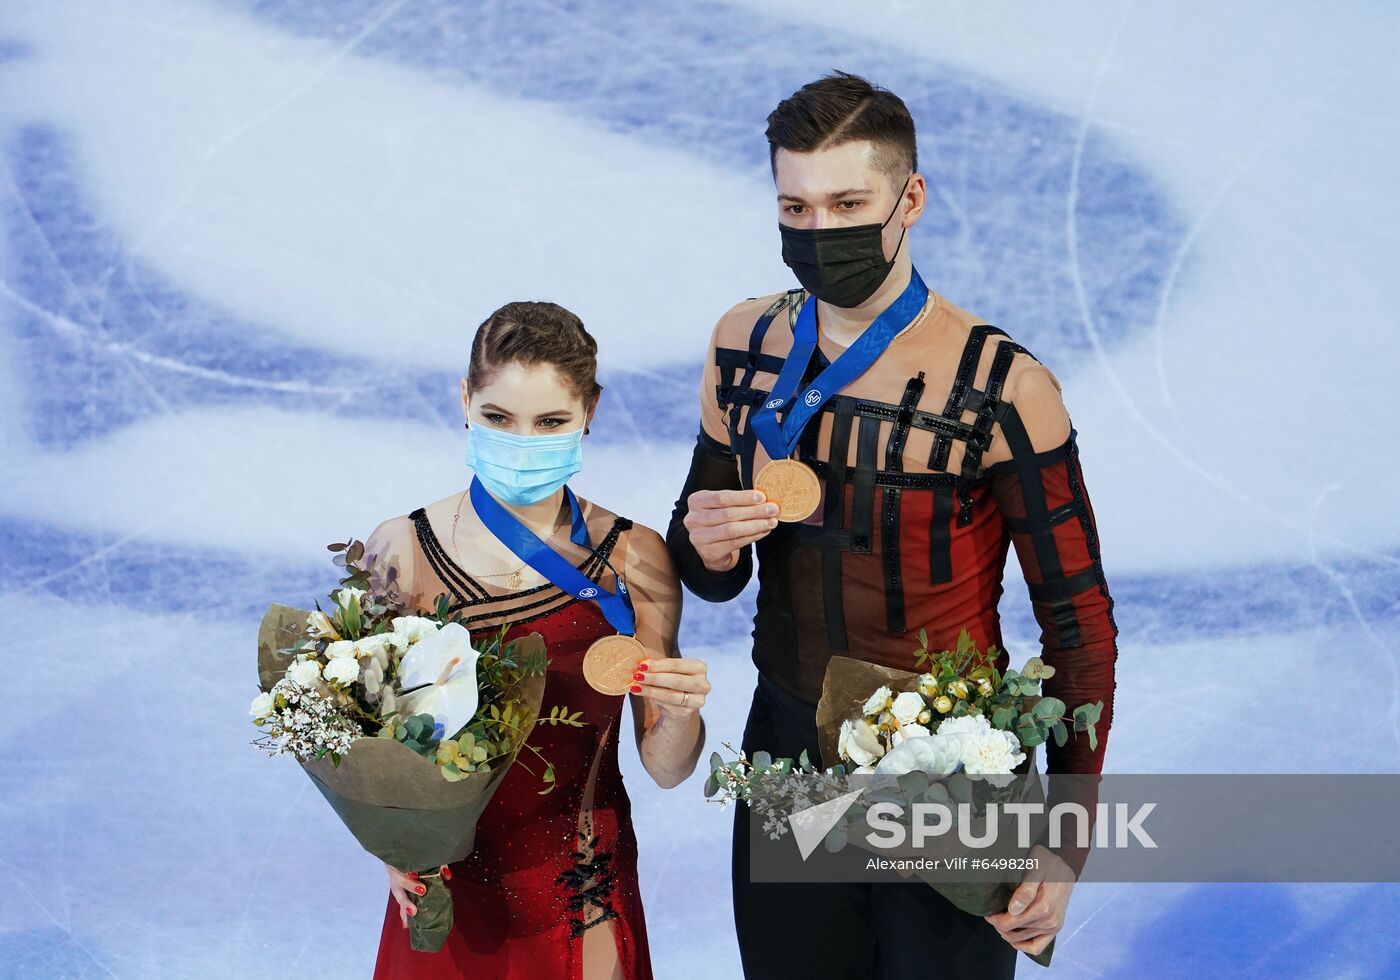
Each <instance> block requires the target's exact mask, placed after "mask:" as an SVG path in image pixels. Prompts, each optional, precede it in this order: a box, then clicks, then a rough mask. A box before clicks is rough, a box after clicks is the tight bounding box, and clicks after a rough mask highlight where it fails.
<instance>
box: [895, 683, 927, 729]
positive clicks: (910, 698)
mask: <svg viewBox="0 0 1400 980" xmlns="http://www.w3.org/2000/svg"><path fill="white" fill-rule="evenodd" d="M923 710H924V699H923V698H921V697H919V695H918V694H916V693H914V692H913V691H905V692H904V693H903V694H901V695H900V696H899V697H897V698H895V699H894V704H893V705H891V706H890V711H891V712H892V713H893V714H894V716H895V718H897V719H899V723H900V724H901V725H909V724H913V723H914V722H916V721H918V720H919V712H921V711H923Z"/></svg>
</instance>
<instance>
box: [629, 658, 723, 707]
mask: <svg viewBox="0 0 1400 980" xmlns="http://www.w3.org/2000/svg"><path fill="white" fill-rule="evenodd" d="M632 682H633V683H632V693H633V694H638V695H641V696H642V697H644V698H649V699H651V700H652V701H654V702H656V704H657V705H658V706H659V707H660V708H661V711H662V714H664V715H669V716H671V717H673V718H679V719H686V718H689V717H690V716H692V715H694V714H695V713H696V712H698V711H699V710H700V709H701V708H702V707H703V706H704V704H705V697H706V695H708V694H709V693H710V680H709V675H708V671H707V669H706V667H705V661H703V660H700V659H697V658H696V657H649V658H647V659H646V660H643V661H642V662H641V663H640V664H638V665H637V672H636V673H635V674H633V675H632Z"/></svg>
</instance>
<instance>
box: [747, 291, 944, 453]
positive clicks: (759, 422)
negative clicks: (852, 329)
mask: <svg viewBox="0 0 1400 980" xmlns="http://www.w3.org/2000/svg"><path fill="white" fill-rule="evenodd" d="M927 302H928V286H926V285H924V280H923V278H922V277H920V275H919V271H918V270H917V269H910V275H909V285H908V286H905V287H904V292H902V293H900V294H899V298H898V299H896V300H895V301H894V302H893V303H891V304H890V305H889V306H887V307H885V309H884V311H883V312H882V313H881V314H880V315H879V316H878V317H876V318H875V322H874V323H872V324H871V325H870V326H868V327H866V328H865V330H864V332H862V333H861V335H860V336H859V337H857V338H856V340H855V343H853V344H851V346H850V347H848V348H846V350H845V352H844V353H843V354H842V355H841V356H840V357H838V358H837V359H836V360H835V361H834V362H832V363H831V364H830V365H829V366H828V367H827V369H826V370H825V371H823V372H822V373H821V374H819V375H818V376H817V377H816V380H814V381H813V382H812V383H811V384H810V385H808V386H807V390H806V391H805V392H803V393H802V395H801V397H797V396H796V391H797V386H798V385H799V384H800V383H801V381H802V375H803V374H804V373H805V372H806V370H807V365H808V364H809V363H810V362H811V360H812V352H813V351H814V350H816V349H817V301H816V298H815V297H808V299H807V302H806V303H804V304H802V311H801V313H799V314H798V316H797V323H796V324H795V325H794V326H793V329H792V350H790V351H789V352H788V356H787V359H786V360H785V361H783V368H782V370H781V371H780V372H779V373H778V379H777V380H776V381H774V382H773V390H772V392H770V397H769V399H768V400H767V401H766V402H764V403H763V406H762V407H761V408H759V410H758V411H756V412H755V413H754V414H753V417H752V419H751V420H750V424H751V425H752V427H753V431H754V432H755V434H757V436H758V441H759V442H761V443H763V449H764V451H765V452H766V453H768V457H769V458H770V459H786V458H787V457H789V456H791V455H792V450H793V448H794V447H795V446H796V445H797V441H798V440H799V439H801V438H802V430H803V429H804V428H805V427H806V425H807V423H808V422H809V421H811V419H812V416H814V415H816V414H817V412H818V411H819V410H820V409H821V407H822V405H824V404H825V403H826V401H827V399H828V398H830V397H831V396H832V395H835V394H837V393H838V392H840V391H841V389H842V388H845V387H846V385H848V384H850V383H851V382H852V381H854V380H855V379H856V378H859V377H860V376H861V375H862V374H864V373H865V372H866V371H867V370H869V369H870V366H871V365H872V364H874V363H875V362H876V361H877V360H879V358H880V355H881V354H883V353H884V352H885V349H886V348H887V347H889V345H890V341H891V340H893V339H894V338H895V335H896V334H898V333H899V332H900V331H901V330H903V329H904V328H905V327H907V326H909V324H911V323H913V322H914V317H916V316H918V315H919V311H920V310H922V309H923V308H924V304H925V303H927ZM784 406H787V414H786V415H784V416H783V418H782V420H781V421H779V419H778V411H779V409H782V408H783V407H784Z"/></svg>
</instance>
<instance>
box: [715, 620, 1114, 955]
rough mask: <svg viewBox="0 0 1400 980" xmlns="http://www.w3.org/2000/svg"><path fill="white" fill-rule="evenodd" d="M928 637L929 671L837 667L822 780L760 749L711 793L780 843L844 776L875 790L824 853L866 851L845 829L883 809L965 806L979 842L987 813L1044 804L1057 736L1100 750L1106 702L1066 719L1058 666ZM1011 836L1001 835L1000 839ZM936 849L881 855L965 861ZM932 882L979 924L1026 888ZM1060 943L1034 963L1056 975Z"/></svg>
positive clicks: (830, 679)
mask: <svg viewBox="0 0 1400 980" xmlns="http://www.w3.org/2000/svg"><path fill="white" fill-rule="evenodd" d="M919 640H920V647H919V649H918V650H916V651H915V652H914V658H915V659H914V664H915V666H916V667H922V668H923V670H922V671H903V670H897V669H895V668H890V667H882V666H879V665H876V664H871V663H866V662H864V661H860V660H853V659H850V658H847V657H833V658H832V659H831V662H830V664H829V665H828V666H827V671H826V676H825V677H824V678H823V682H822V696H821V700H820V702H819V703H818V705H817V712H816V722H817V734H818V749H819V751H820V752H821V756H822V759H823V760H827V759H839V760H841V761H840V762H839V763H837V764H835V765H833V766H830V767H828V768H826V769H825V770H822V771H818V770H817V769H816V768H815V767H814V766H812V765H811V763H810V761H809V759H808V758H807V755H806V753H805V752H804V753H803V754H802V755H801V756H800V757H799V758H798V759H797V760H792V759H773V758H772V757H771V756H770V755H769V753H767V752H755V753H754V756H753V758H752V759H749V758H747V757H746V756H745V754H744V753H743V752H740V753H739V754H738V758H737V759H734V760H729V761H726V760H725V759H724V758H723V757H721V756H720V755H719V753H715V754H714V755H712V756H711V758H710V770H711V771H710V777H709V780H708V781H707V783H706V786H705V794H706V796H708V797H712V798H716V797H717V798H718V801H719V802H720V803H727V802H729V801H731V800H744V801H745V802H746V803H748V805H749V806H750V807H751V808H752V809H753V811H754V812H755V813H756V814H759V815H762V816H764V818H765V819H764V824H763V827H764V831H765V833H767V834H768V836H770V837H774V838H776V837H780V836H782V835H783V834H784V833H786V832H787V830H788V827H789V824H790V822H791V821H792V820H794V819H797V820H800V819H801V818H802V812H803V811H805V810H808V809H810V808H811V807H813V806H816V805H818V804H820V803H823V802H826V801H827V800H830V799H834V798H836V797H838V796H841V795H843V794H846V793H848V792H849V791H850V789H851V786H850V785H849V784H848V780H847V779H846V777H848V776H857V775H862V776H867V775H868V776H871V777H873V779H872V780H871V781H870V782H871V784H870V787H869V789H870V791H869V792H868V793H866V794H864V795H863V797H862V798H861V799H859V800H857V801H856V802H855V803H854V804H853V805H852V806H851V807H850V808H849V809H848V810H846V812H845V813H844V815H843V816H842V818H841V820H840V821H838V822H837V823H836V825H835V826H833V827H832V828H831V830H830V831H829V832H828V834H827V836H826V838H825V844H826V846H827V848H828V849H830V850H839V849H840V848H841V847H843V846H844V845H845V844H846V843H847V842H848V841H850V842H853V843H856V844H857V845H858V846H868V844H867V838H866V837H865V836H863V835H859V834H857V835H849V834H848V833H847V830H846V828H847V827H849V826H851V825H852V823H854V822H856V821H863V820H864V819H865V817H866V813H867V811H868V809H869V808H870V807H871V806H873V805H876V804H878V803H880V802H887V801H888V802H896V803H900V804H902V805H903V809H904V812H906V813H907V812H908V811H909V809H910V807H909V804H911V803H935V804H942V805H944V806H945V807H948V809H949V810H953V809H956V810H957V812H958V814H959V819H960V821H962V820H965V821H967V822H968V824H969V826H968V827H967V828H964V829H966V830H968V832H969V836H970V837H972V838H975V839H980V838H983V837H984V835H985V834H986V832H987V829H988V828H987V827H986V824H987V823H988V821H989V820H991V819H992V817H991V815H990V814H989V812H988V809H987V808H988V805H989V804H991V803H996V804H998V805H999V807H998V808H999V809H1001V808H1004V807H1005V805H1006V804H1008V803H1044V802H1045V801H1044V796H1043V793H1042V790H1041V786H1040V782H1039V780H1037V779H1035V778H1032V777H1033V774H1034V773H1035V762H1034V755H1035V746H1037V745H1040V744H1042V743H1043V742H1045V741H1046V740H1047V739H1049V738H1054V739H1055V740H1056V742H1057V744H1060V745H1063V744H1065V742H1066V740H1067V739H1068V738H1069V737H1070V730H1071V726H1072V728H1073V731H1074V737H1079V736H1080V735H1081V733H1082V734H1083V735H1084V737H1087V738H1088V739H1089V743H1090V745H1091V747H1092V746H1094V745H1095V744H1096V742H1097V736H1096V734H1095V731H1094V725H1095V723H1096V722H1097V721H1098V719H1099V716H1100V712H1101V711H1102V709H1103V704H1102V702H1099V703H1097V704H1091V705H1081V706H1080V707H1078V708H1076V709H1075V710H1074V712H1073V713H1072V714H1070V715H1066V713H1065V705H1064V703H1063V702H1062V701H1060V700H1059V699H1057V698H1051V697H1040V696H1039V693H1038V692H1039V689H1040V682H1041V681H1042V680H1044V679H1046V678H1048V677H1051V676H1053V675H1054V673H1055V671H1054V668H1053V667H1051V666H1049V665H1048V664H1045V663H1044V662H1043V661H1041V660H1040V658H1038V657H1033V658H1031V659H1030V660H1029V661H1027V663H1026V665H1025V667H1024V669H1023V670H1021V671H1016V670H1008V671H1007V672H1006V674H1004V675H1003V674H1001V673H1000V672H999V671H998V670H997V669H996V667H995V665H994V664H995V660H996V658H997V648H996V647H995V646H989V647H988V648H987V649H986V651H979V650H977V648H976V646H975V644H974V643H973V641H972V638H971V636H970V635H969V633H968V632H967V630H963V631H962V632H961V634H960V635H959V637H958V643H957V649H955V650H944V651H942V652H940V653H932V652H931V651H930V650H929V649H928V635H927V633H926V632H925V631H923V630H920V631H919ZM1018 776H1019V777H1021V778H1018ZM992 813H996V811H992ZM1044 825H1045V817H1044V815H1043V813H1042V814H1041V815H1040V816H1039V819H1036V818H1034V817H1033V818H1032V820H1031V830H1032V837H1033V839H1034V838H1038V837H1040V836H1041V834H1040V832H1041V830H1042V829H1043V827H1044ZM1007 829H1008V828H1007V827H1005V826H998V827H997V828H996V831H997V834H996V837H997V839H998V840H1001V839H1004V838H1003V837H1002V832H1003V831H1005V830H1007ZM959 836H961V835H959ZM935 841H936V842H935V843H934V844H933V845H931V846H930V845H928V844H927V843H924V844H921V845H920V847H919V848H918V849H917V850H916V849H911V848H903V849H902V850H901V849H900V848H887V847H884V846H882V847H881V850H880V854H881V855H882V856H886V857H889V856H900V855H901V854H902V853H907V854H908V856H925V857H927V856H933V855H937V854H939V853H940V850H939V849H940V848H942V849H943V850H942V852H941V853H942V856H944V857H950V856H955V855H958V854H965V853H967V852H966V851H965V850H959V849H958V844H957V841H956V840H955V839H953V838H950V837H948V836H946V835H945V836H940V837H937V838H935ZM1012 866H1014V864H1013V865H1012ZM944 867H948V865H947V864H945V865H944ZM909 873H911V874H912V873H918V872H917V871H913V872H909ZM923 877H924V880H925V881H926V882H927V883H928V884H929V885H931V886H932V887H933V888H935V889H937V890H938V892H939V893H940V894H942V895H943V896H944V897H946V898H947V899H948V900H949V901H950V902H952V903H953V904H954V905H956V906H957V907H958V908H960V909H962V910H963V911H964V912H968V913H970V914H973V915H979V916H986V915H991V914H993V913H996V912H1001V911H1004V910H1005V909H1006V906H1007V902H1008V901H1009V900H1010V896H1011V893H1012V892H1013V891H1014V890H1015V888H1016V885H1017V884H1019V880H1018V881H1016V882H1006V881H990V880H964V881H951V880H946V879H945V880H932V879H931V877H930V876H929V875H927V874H925V875H924V876H923ZM1054 946H1055V944H1054V941H1053V940H1052V941H1051V942H1050V944H1049V945H1047V946H1046V947H1045V949H1044V950H1042V951H1041V952H1040V953H1039V954H1036V955H1031V954H1027V955H1031V959H1032V960H1034V961H1035V962H1036V963H1039V964H1040V965H1042V966H1048V965H1049V963H1050V959H1051V956H1052V955H1053V952H1054Z"/></svg>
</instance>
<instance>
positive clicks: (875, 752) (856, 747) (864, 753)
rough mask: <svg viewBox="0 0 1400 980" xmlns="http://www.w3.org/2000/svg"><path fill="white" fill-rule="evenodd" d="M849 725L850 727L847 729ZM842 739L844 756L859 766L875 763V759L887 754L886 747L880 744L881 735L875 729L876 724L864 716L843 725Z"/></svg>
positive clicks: (841, 751) (842, 753)
mask: <svg viewBox="0 0 1400 980" xmlns="http://www.w3.org/2000/svg"><path fill="white" fill-rule="evenodd" d="M847 725H850V728H849V729H847V727H846V726H847ZM841 740H842V741H844V744H845V749H844V751H843V750H841V749H840V748H839V745H840V742H838V752H840V754H841V756H842V758H844V759H847V760H849V761H851V762H854V763H855V764H856V765H858V766H870V765H874V764H875V760H876V759H878V758H880V756H882V755H884V754H885V747H884V746H883V745H881V744H880V735H879V733H878V732H877V731H876V730H875V726H874V725H872V724H870V722H868V721H866V720H865V719H864V718H862V719H860V720H859V721H849V720H848V721H846V722H843V723H842V725H841Z"/></svg>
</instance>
